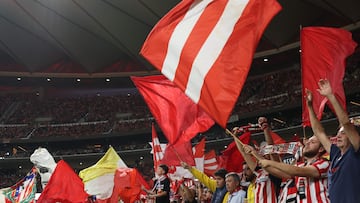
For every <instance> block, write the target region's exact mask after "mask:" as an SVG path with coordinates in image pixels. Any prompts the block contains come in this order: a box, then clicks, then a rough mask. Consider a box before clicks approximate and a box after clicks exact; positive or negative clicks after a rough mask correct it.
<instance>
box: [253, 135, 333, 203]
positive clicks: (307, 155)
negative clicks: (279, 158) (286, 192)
mask: <svg viewBox="0 0 360 203" xmlns="http://www.w3.org/2000/svg"><path fill="white" fill-rule="evenodd" d="M304 144H305V146H304V149H303V157H304V160H305V162H304V163H300V164H297V166H293V165H289V164H285V163H281V162H276V161H271V160H266V159H262V160H259V165H260V166H261V167H263V168H264V169H265V170H268V169H271V168H273V169H276V170H278V171H280V172H282V173H283V177H288V176H291V177H295V184H296V188H297V195H296V201H297V202H298V203H302V202H326V203H328V202H330V201H329V199H328V196H327V193H328V184H327V171H328V169H329V166H330V163H329V161H327V160H325V159H323V158H322V155H323V154H324V153H325V149H324V147H323V146H322V145H321V143H320V141H319V139H318V138H317V137H316V136H312V137H311V138H310V139H308V140H306V142H305V143H304ZM268 171H269V172H270V173H271V170H268ZM278 174H279V173H278ZM278 174H277V175H278Z"/></svg>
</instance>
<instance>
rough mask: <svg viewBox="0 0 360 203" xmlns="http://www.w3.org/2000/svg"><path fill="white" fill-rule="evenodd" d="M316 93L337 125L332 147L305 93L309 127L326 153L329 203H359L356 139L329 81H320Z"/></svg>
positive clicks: (310, 96) (359, 156)
mask: <svg viewBox="0 0 360 203" xmlns="http://www.w3.org/2000/svg"><path fill="white" fill-rule="evenodd" d="M318 85H319V89H318V92H319V93H320V94H321V95H322V96H325V97H326V98H327V99H328V100H329V101H330V103H331V105H332V107H333V109H334V110H335V114H336V116H337V118H338V120H339V122H340V125H341V128H340V129H339V131H338V133H337V135H336V138H337V142H336V144H331V141H330V139H329V138H328V136H327V134H326V133H325V130H324V128H323V127H322V125H321V123H320V121H319V120H318V119H317V117H316V114H315V111H314V108H313V94H312V92H311V91H310V90H307V91H306V97H305V98H306V104H307V107H308V111H309V116H310V123H311V127H312V129H313V131H314V134H315V135H316V136H317V137H318V139H319V140H320V142H321V143H322V145H323V146H324V148H325V150H326V151H327V152H328V153H329V154H330V161H331V166H330V170H329V174H330V184H329V197H330V201H331V202H349V203H350V202H360V193H359V191H358V190H359V188H360V149H359V148H360V136H359V133H358V132H357V130H356V129H355V127H354V125H353V124H352V123H351V122H350V120H349V117H348V115H347V113H346V112H345V110H344V108H343V107H342V106H341V105H340V103H339V101H338V100H337V98H336V96H335V95H334V93H333V91H332V88H331V85H330V82H329V81H328V80H327V79H321V80H320V81H319V82H318Z"/></svg>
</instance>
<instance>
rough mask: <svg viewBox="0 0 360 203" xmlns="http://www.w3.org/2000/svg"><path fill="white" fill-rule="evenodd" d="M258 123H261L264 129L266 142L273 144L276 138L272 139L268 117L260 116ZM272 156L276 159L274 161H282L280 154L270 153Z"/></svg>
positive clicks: (272, 158)
mask: <svg viewBox="0 0 360 203" xmlns="http://www.w3.org/2000/svg"><path fill="white" fill-rule="evenodd" d="M258 124H259V126H260V128H261V129H262V130H263V131H264V135H265V141H266V144H268V145H273V144H274V140H273V139H272V136H271V129H270V127H269V123H268V121H267V119H266V118H265V117H259V119H258ZM270 158H271V160H274V161H280V157H279V155H278V154H270Z"/></svg>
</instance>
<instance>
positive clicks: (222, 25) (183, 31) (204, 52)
mask: <svg viewBox="0 0 360 203" xmlns="http://www.w3.org/2000/svg"><path fill="white" fill-rule="evenodd" d="M280 9H281V7H280V5H279V4H278V2H277V1H276V0H249V1H243V0H213V1H196V0H183V1H181V2H180V3H179V4H178V5H177V6H176V7H175V8H173V9H172V10H171V11H170V12H169V13H167V14H166V15H165V16H164V17H163V18H162V19H161V20H160V21H159V22H158V23H157V24H156V26H155V27H154V28H153V30H152V31H151V33H150V34H149V36H148V38H147V39H146V41H145V43H144V45H143V47H142V49H141V52H140V54H141V55H142V56H144V57H145V58H146V59H147V60H148V61H149V62H150V63H151V64H152V65H154V66H155V67H156V68H157V69H158V70H160V71H161V73H162V74H164V75H165V76H166V77H167V78H168V79H169V80H171V81H173V82H174V83H175V84H176V85H177V86H178V87H179V88H180V89H181V90H182V91H183V92H185V93H186V95H188V96H189V97H190V98H191V99H192V100H193V101H194V102H195V103H197V104H199V105H200V106H201V108H202V109H203V110H205V111H206V112H207V113H208V114H209V115H211V117H212V118H213V119H215V120H216V122H217V123H218V124H220V125H221V126H222V127H223V128H225V126H226V123H227V120H228V118H229V116H230V113H231V111H232V109H233V107H234V105H235V102H236V101H237V98H238V96H239V94H240V92H241V89H242V87H243V85H244V82H245V80H246V78H247V75H248V72H249V69H250V65H251V62H252V59H253V56H254V52H255V50H256V46H257V44H258V42H259V40H260V38H261V35H262V33H263V32H264V30H265V27H266V26H267V25H268V23H269V22H270V20H271V19H272V18H273V16H275V14H276V13H277V12H279V11H280Z"/></svg>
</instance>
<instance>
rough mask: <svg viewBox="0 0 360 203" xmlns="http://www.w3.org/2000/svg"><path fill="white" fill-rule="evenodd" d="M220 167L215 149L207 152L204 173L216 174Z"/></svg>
mask: <svg viewBox="0 0 360 203" xmlns="http://www.w3.org/2000/svg"><path fill="white" fill-rule="evenodd" d="M219 169H220V166H219V164H218V161H217V158H216V153H215V150H210V151H209V152H208V153H206V154H205V160H204V173H205V174H206V175H208V176H214V173H215V172H216V171H217V170H219Z"/></svg>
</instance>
